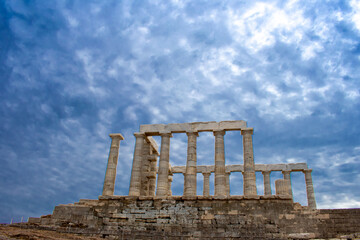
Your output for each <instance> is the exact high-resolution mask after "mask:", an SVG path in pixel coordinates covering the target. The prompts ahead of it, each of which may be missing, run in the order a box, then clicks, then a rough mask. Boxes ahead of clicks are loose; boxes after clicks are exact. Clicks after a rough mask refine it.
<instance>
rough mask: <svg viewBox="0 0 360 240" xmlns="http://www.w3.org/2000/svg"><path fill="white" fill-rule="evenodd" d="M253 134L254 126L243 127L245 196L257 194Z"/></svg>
mask: <svg viewBox="0 0 360 240" xmlns="http://www.w3.org/2000/svg"><path fill="white" fill-rule="evenodd" d="M252 134H253V129H252V128H247V129H241V135H242V136H243V152H244V173H243V178H244V179H243V180H244V181H243V182H244V196H251V195H257V191H256V175H255V162H254V150H253V142H252Z"/></svg>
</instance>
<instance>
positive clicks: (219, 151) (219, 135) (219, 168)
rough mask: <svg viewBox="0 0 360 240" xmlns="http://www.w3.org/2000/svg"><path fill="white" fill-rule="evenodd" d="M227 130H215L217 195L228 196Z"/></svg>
mask: <svg viewBox="0 0 360 240" xmlns="http://www.w3.org/2000/svg"><path fill="white" fill-rule="evenodd" d="M224 135H225V131H224V130H222V131H214V136H215V196H226V185H225V184H226V182H225V146H224Z"/></svg>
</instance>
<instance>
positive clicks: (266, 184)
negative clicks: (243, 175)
mask: <svg viewBox="0 0 360 240" xmlns="http://www.w3.org/2000/svg"><path fill="white" fill-rule="evenodd" d="M261 173H262V174H263V176H264V195H265V196H270V195H271V184H270V173H271V171H262V172H261Z"/></svg>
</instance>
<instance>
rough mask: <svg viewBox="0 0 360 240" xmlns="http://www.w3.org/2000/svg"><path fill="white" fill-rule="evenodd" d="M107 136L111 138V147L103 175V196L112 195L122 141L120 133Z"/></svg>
mask: <svg viewBox="0 0 360 240" xmlns="http://www.w3.org/2000/svg"><path fill="white" fill-rule="evenodd" d="M109 136H110V137H111V146H110V153H109V158H108V163H107V167H106V173H105V180H104V187H103V192H102V195H103V196H112V195H114V188H115V179H116V166H117V163H118V158H119V147H120V141H121V140H124V137H123V136H122V135H121V134H120V133H114V134H110V135H109Z"/></svg>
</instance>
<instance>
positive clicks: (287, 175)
mask: <svg viewBox="0 0 360 240" xmlns="http://www.w3.org/2000/svg"><path fill="white" fill-rule="evenodd" d="M290 173H291V171H282V174H283V175H284V180H286V184H287V185H288V187H287V189H288V191H289V193H288V194H289V196H291V197H293V194H292V187H291V177H290Z"/></svg>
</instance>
